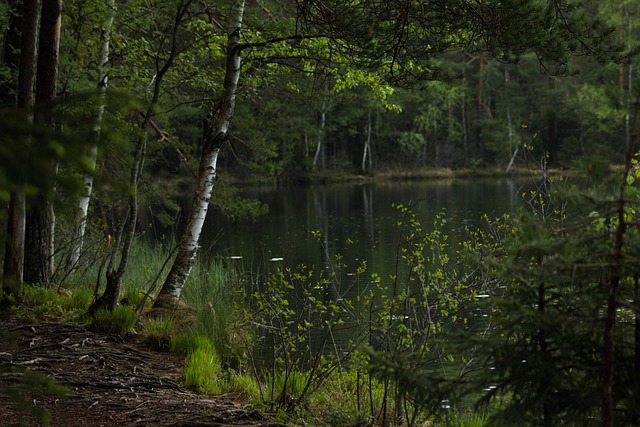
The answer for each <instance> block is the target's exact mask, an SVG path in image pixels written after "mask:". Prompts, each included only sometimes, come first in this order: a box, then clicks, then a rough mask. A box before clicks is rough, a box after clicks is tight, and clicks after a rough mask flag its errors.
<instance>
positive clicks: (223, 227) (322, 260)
mask: <svg viewBox="0 0 640 427" xmlns="http://www.w3.org/2000/svg"><path fill="white" fill-rule="evenodd" d="M522 184H523V183H522V182H521V181H513V180H508V179H501V180H495V179H492V180H437V181H421V182H391V183H377V184H363V185H357V184H342V185H330V186H314V187H289V188H277V187H254V188H247V189H246V190H245V191H244V196H245V197H250V198H255V199H258V200H260V201H262V202H264V203H266V204H267V205H269V213H268V214H266V215H264V216H262V217H259V218H258V219H256V220H255V222H251V221H241V222H231V221H229V220H227V219H225V218H223V217H221V216H220V215H218V214H216V213H213V214H211V215H210V217H209V218H208V219H207V223H206V224H205V230H204V232H203V235H202V239H201V246H202V250H203V252H204V253H205V254H214V255H215V254H221V253H223V254H225V256H230V257H232V258H233V259H234V260H235V261H234V262H241V263H243V265H244V267H245V268H247V269H251V270H258V269H259V270H261V271H265V269H267V270H269V269H271V270H273V269H275V267H276V266H287V267H289V266H297V265H300V264H304V265H306V266H309V267H313V268H314V269H316V270H317V269H319V268H324V267H326V266H327V265H328V263H329V260H331V259H333V258H334V257H335V255H336V254H337V253H340V254H341V255H343V256H344V259H345V261H346V263H347V265H348V266H350V267H351V268H352V269H355V268H356V266H357V264H358V263H359V262H360V261H361V260H366V261H367V265H368V271H370V272H376V273H378V274H379V275H380V276H382V277H385V276H387V274H390V273H391V272H392V270H393V268H394V265H395V260H396V250H397V247H398V242H399V239H400V229H399V228H398V226H397V225H396V223H397V221H398V219H399V218H400V213H399V211H398V209H397V208H395V207H394V204H396V205H397V204H403V205H405V206H412V207H413V210H414V211H415V213H416V214H417V216H418V218H419V219H420V220H421V222H422V224H423V225H424V226H425V227H427V228H429V225H430V224H431V223H432V222H433V219H434V218H435V216H436V215H437V214H438V213H439V212H440V211H442V210H444V211H445V212H446V215H447V218H448V221H449V225H450V227H451V228H450V241H451V243H452V244H455V242H456V241H457V240H460V239H463V238H464V227H465V226H474V225H477V224H478V223H479V219H480V217H481V216H482V215H483V214H487V215H489V217H497V216H500V215H502V214H504V213H509V212H512V211H514V209H515V208H516V206H517V205H518V204H519V203H520V199H521V196H520V195H521V193H522V191H523V185H522ZM314 230H317V231H319V232H320V234H321V236H322V243H323V244H320V242H319V241H318V239H317V238H315V237H313V236H312V231H314ZM348 241H350V242H352V243H349V244H347V242H348ZM387 277H388V276H387Z"/></svg>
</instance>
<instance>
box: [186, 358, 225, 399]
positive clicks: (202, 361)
mask: <svg viewBox="0 0 640 427" xmlns="http://www.w3.org/2000/svg"><path fill="white" fill-rule="evenodd" d="M183 376H184V385H185V386H187V387H193V388H195V389H196V390H198V391H199V392H201V393H208V394H221V393H222V392H223V389H222V387H221V379H222V365H221V364H220V358H219V357H218V355H217V354H216V353H215V351H213V350H212V349H206V348H198V349H197V350H195V351H194V352H192V353H190V354H189V355H188V356H187V358H186V361H185V365H184V369H183Z"/></svg>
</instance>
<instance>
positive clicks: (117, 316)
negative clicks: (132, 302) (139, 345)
mask: <svg viewBox="0 0 640 427" xmlns="http://www.w3.org/2000/svg"><path fill="white" fill-rule="evenodd" d="M138 319H139V315H138V313H137V312H136V311H135V310H134V309H132V308H131V307H128V306H126V305H121V306H118V307H116V308H115V309H114V310H113V311H109V310H107V309H99V310H97V311H96V312H95V314H94V319H93V322H92V323H91V328H92V329H93V330H94V331H98V332H106V333H108V334H118V335H120V336H122V337H124V336H125V335H126V334H127V333H128V332H129V331H131V330H132V329H133V327H134V326H135V325H136V323H138Z"/></svg>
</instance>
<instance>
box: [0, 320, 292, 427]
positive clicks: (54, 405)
mask: <svg viewBox="0 0 640 427" xmlns="http://www.w3.org/2000/svg"><path fill="white" fill-rule="evenodd" d="M182 363H183V357H181V356H180V355H177V354H172V353H165V352H154V351H150V350H148V349H147V347H146V346H145V345H144V343H142V341H141V338H140V337H137V336H133V337H131V338H127V339H126V340H123V339H121V338H120V337H118V336H113V335H107V334H101V333H96V332H92V331H88V330H87V329H86V328H84V327H81V326H77V325H68V324H61V323H42V324H40V323H30V322H26V321H22V320H20V321H16V320H15V319H12V318H2V319H0V364H2V365H3V366H5V367H6V366H9V365H19V366H24V367H28V368H31V369H33V370H36V371H39V372H43V373H45V374H47V375H49V376H50V377H51V378H52V379H54V380H55V381H56V382H58V383H59V384H63V385H65V386H66V387H67V388H68V389H69V390H70V391H71V393H72V395H71V396H70V397H67V398H65V397H60V396H30V399H31V400H32V401H33V402H35V404H36V405H37V406H39V407H41V408H44V409H46V410H47V411H48V412H49V413H50V415H51V422H50V425H52V426H61V427H69V426H83V425H91V426H95V427H97V426H185V427H186V426H239V425H240V426H241V425H246V426H262V427H276V426H284V425H283V424H279V423H276V422H273V421H272V420H270V419H269V418H268V417H266V416H265V415H263V414H261V413H260V412H258V411H256V410H255V409H252V408H251V407H249V406H248V405H245V404H242V403H239V402H240V400H239V399H237V398H234V397H233V396H203V395H198V394H195V393H194V392H192V391H189V390H186V389H184V388H183V387H181V386H180V369H181V367H182ZM3 375H4V376H5V378H3V379H2V381H4V382H5V383H10V382H11V381H16V380H17V378H19V376H16V375H13V374H11V375H10V374H6V373H5V374H3ZM21 424H27V425H38V422H37V420H36V419H35V418H34V417H31V416H26V417H25V416H24V415H23V416H20V415H19V414H18V413H17V412H16V410H15V408H13V407H12V405H10V403H9V401H8V399H7V398H6V396H4V395H2V393H1V389H0V426H13V425H21Z"/></svg>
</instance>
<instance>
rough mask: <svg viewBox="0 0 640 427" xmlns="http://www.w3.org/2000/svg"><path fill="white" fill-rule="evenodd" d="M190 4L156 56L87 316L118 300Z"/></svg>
mask: <svg viewBox="0 0 640 427" xmlns="http://www.w3.org/2000/svg"><path fill="white" fill-rule="evenodd" d="M191 4H192V1H191V0H186V1H181V2H178V3H177V5H176V8H175V13H174V17H173V20H172V22H171V25H170V34H169V36H168V42H169V47H168V52H167V54H166V57H164V58H162V56H163V55H162V53H161V52H156V53H155V55H156V56H155V61H154V62H155V66H156V73H155V74H154V75H153V77H152V79H151V82H150V83H149V88H151V94H150V96H149V100H148V103H147V105H146V108H145V111H144V112H143V113H142V122H141V123H140V125H139V129H140V136H139V138H138V139H137V141H136V146H135V150H134V155H133V162H132V165H131V169H130V172H129V194H128V196H127V199H126V206H125V208H124V215H123V216H122V218H121V220H120V222H119V224H118V225H117V235H116V236H115V239H114V240H115V242H114V244H113V245H112V247H113V250H112V251H111V252H110V254H109V262H108V265H107V270H106V274H105V275H106V279H107V283H106V288H105V290H104V292H103V294H102V295H101V296H100V297H99V298H97V299H96V301H94V303H93V304H92V305H91V307H90V308H89V312H90V313H93V312H95V311H96V310H98V309H100V308H106V309H109V310H112V309H114V308H115V307H116V305H117V304H118V300H119V298H120V291H121V288H122V282H123V278H124V274H125V272H126V269H127V265H128V263H129V255H130V253H131V244H132V242H133V239H134V237H135V231H136V222H137V219H138V184H139V182H140V179H141V177H142V172H143V168H144V161H145V152H146V149H147V142H148V138H149V135H148V132H147V130H148V128H149V127H150V126H151V121H152V118H153V116H154V111H155V109H156V107H157V104H158V102H159V100H160V97H161V94H162V90H163V82H164V79H165V77H166V75H167V73H168V72H169V70H170V69H171V67H172V66H173V65H174V64H175V61H176V59H177V58H178V56H179V55H180V54H181V52H182V50H181V47H180V44H179V42H178V37H179V33H180V30H181V27H182V25H183V24H184V19H185V17H186V14H187V12H188V10H189V8H190V7H191ZM116 264H117V265H116Z"/></svg>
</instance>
